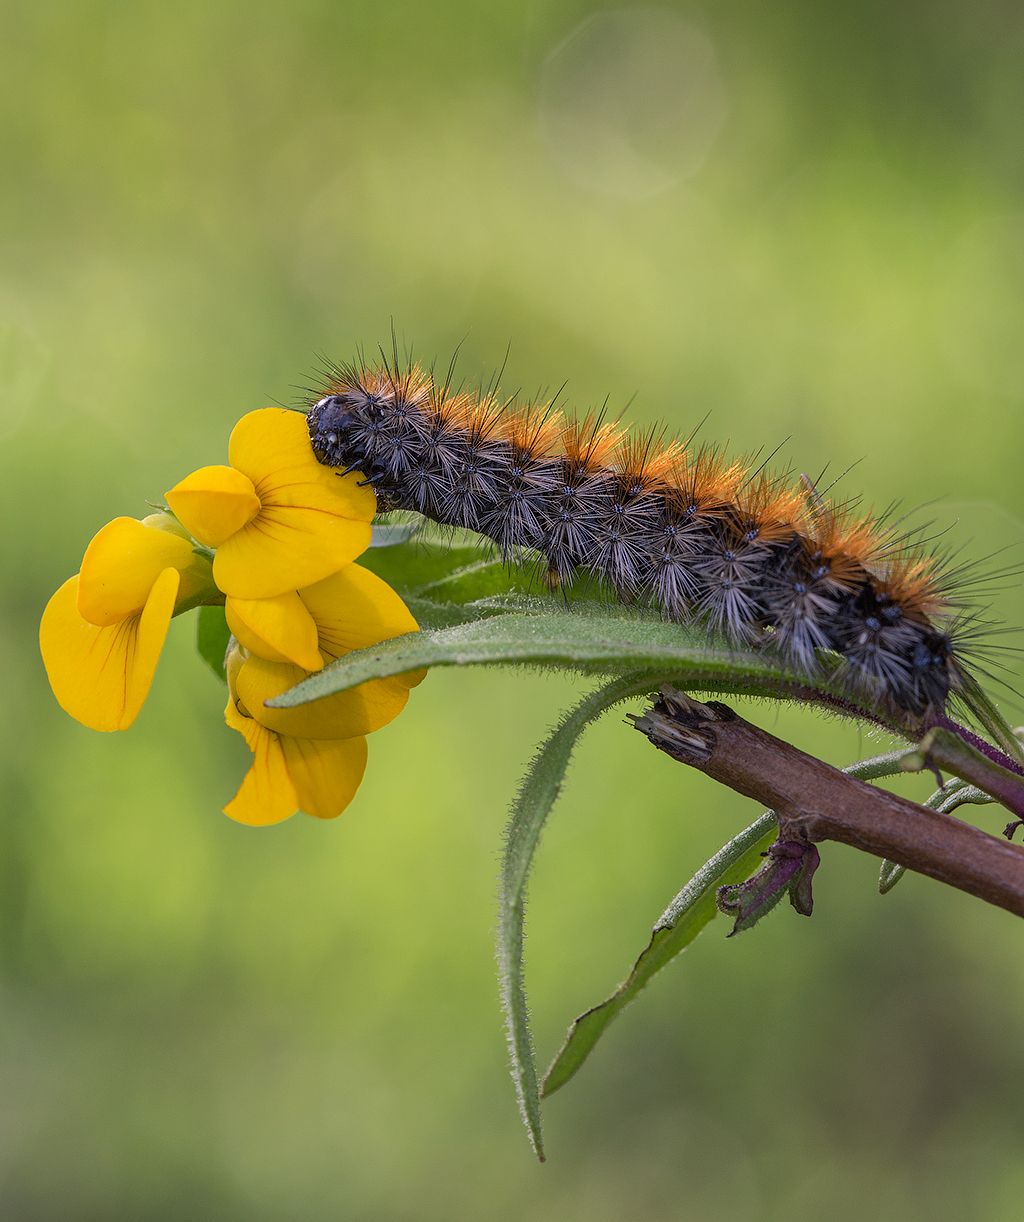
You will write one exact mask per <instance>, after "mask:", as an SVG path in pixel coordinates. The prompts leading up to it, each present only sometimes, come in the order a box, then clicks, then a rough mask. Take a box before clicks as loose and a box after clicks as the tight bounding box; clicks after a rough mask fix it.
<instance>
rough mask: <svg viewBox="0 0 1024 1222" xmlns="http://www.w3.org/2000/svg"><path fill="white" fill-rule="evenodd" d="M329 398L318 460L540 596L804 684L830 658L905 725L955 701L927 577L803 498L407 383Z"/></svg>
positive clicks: (718, 469) (801, 493) (389, 377)
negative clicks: (532, 573) (658, 626)
mask: <svg viewBox="0 0 1024 1222" xmlns="http://www.w3.org/2000/svg"><path fill="white" fill-rule="evenodd" d="M325 389H326V390H328V392H329V393H327V394H326V395H324V396H323V397H321V398H319V399H318V401H316V402H315V403H314V404H313V405H312V406H311V408H310V410H309V417H308V419H309V434H310V439H311V441H312V445H313V450H314V452H315V454H316V456H317V458H318V460H319V461H320V462H322V463H324V464H326V465H328V466H331V467H336V468H340V469H342V470H357V471H360V472H362V473H363V474H364V476H365V478H366V479H367V481H368V482H369V483H371V484H372V485H373V488H374V489H375V491H376V494H377V498H378V507H379V509H380V511H381V512H385V511H387V510H392V509H406V510H414V511H416V512H417V513H421V514H424V515H426V516H427V517H428V518H431V519H433V520H434V521H436V522H439V523H441V524H443V525H445V526H449V527H466V528H468V529H470V530H473V531H477V532H479V533H480V534H482V535H484V536H486V537H487V538H489V539H491V540H493V541H494V543H495V544H496V545H497V547H498V548H499V549H500V551H501V554H502V555H503V557H504V558H505V559H506V560H508V561H510V562H512V561H516V560H517V559H519V558H520V557H521V556H522V554H523V553H528V552H536V553H540V555H542V556H543V557H545V559H546V563H547V580H548V584H549V585H550V586H557V585H560V584H563V583H566V582H568V581H570V580H571V579H572V578H573V576H574V575H575V574H577V573H578V572H581V571H582V572H584V573H589V574H592V575H594V576H596V577H597V578H599V579H600V580H601V581H602V582H603V583H605V584H606V585H607V586H608V587H610V588H611V590H613V591H614V592H615V595H616V596H617V597H619V598H620V599H622V600H624V601H643V600H648V601H651V602H653V603H654V605H656V606H657V607H658V608H659V609H660V610H661V612H662V613H663V614H664V615H666V616H667V617H668V618H670V619H672V620H676V621H681V622H688V623H692V622H696V623H700V624H704V625H706V626H707V628H708V629H709V630H710V631H712V632H718V633H722V634H724V635H725V637H726V638H727V639H728V640H729V641H731V642H733V643H734V644H735V645H736V646H742V647H744V648H751V647H754V648H763V649H772V650H774V651H776V652H777V653H778V655H779V656H780V657H781V658H782V659H784V661H785V662H786V663H787V665H789V666H790V667H792V669H793V670H794V671H795V672H796V673H798V674H801V675H806V676H812V675H814V674H815V673H816V671H818V670H819V669H820V661H819V658H818V652H817V651H819V650H829V651H833V652H834V653H837V654H840V655H842V658H843V659H844V662H843V664H842V666H841V668H840V671H839V675H840V676H841V682H842V683H843V684H844V685H847V686H849V688H850V690H851V691H852V692H853V693H855V694H857V695H859V696H864V697H867V698H868V699H870V700H872V701H876V702H884V703H887V704H889V705H890V706H894V707H896V708H898V709H900V710H902V711H903V712H904V713H905V714H909V715H910V716H911V717H912V718H913V719H921V720H923V719H925V718H926V717H927V716H929V715H930V714H935V713H940V712H941V711H942V709H943V708H944V706H945V704H946V702H947V699H948V698H949V696H950V694H951V692H952V693H954V694H955V693H956V691H957V689H958V686H959V684H960V682H961V678H962V675H963V673H964V672H963V671H962V670H961V664H960V663H959V662H958V659H957V656H956V650H955V646H954V631H953V630H951V629H950V628H949V627H948V626H945V627H944V626H943V617H944V616H946V614H947V611H948V600H947V599H946V597H945V594H944V592H943V586H942V580H941V574H940V572H939V570H938V566H937V563H936V562H935V561H934V560H932V559H930V558H928V557H924V558H922V557H921V556H918V555H916V554H914V553H913V552H909V551H908V550H907V549H906V548H901V547H900V546H899V545H898V544H894V543H893V541H892V537H891V532H888V531H886V530H884V529H882V528H880V527H879V526H878V525H877V524H875V523H873V522H871V521H870V520H864V519H858V518H856V517H853V516H852V515H850V514H848V513H846V512H844V511H843V510H842V509H841V508H839V509H837V508H836V507H834V506H832V505H830V504H828V503H827V502H826V501H825V500H824V499H823V498H822V497H820V496H819V495H818V494H817V492H816V491H815V490H814V489H813V486H811V485H810V484H807V483H805V485H804V487H803V488H802V489H799V488H797V489H794V488H793V487H791V486H790V485H789V483H788V482H787V481H785V480H781V479H779V478H777V477H772V476H770V475H768V474H765V473H764V472H755V473H754V474H753V475H751V474H750V472H749V471H748V469H747V468H746V467H745V466H744V465H743V464H740V463H733V464H731V465H730V464H729V463H727V462H726V461H725V460H724V459H723V458H722V457H721V456H720V455H718V454H716V453H715V452H713V451H709V450H707V449H701V450H699V451H698V452H697V453H696V454H689V455H688V454H687V453H686V451H685V449H684V448H683V447H682V446H680V445H679V444H678V443H672V444H669V445H667V446H666V445H663V444H661V443H660V442H658V441H656V440H655V439H654V438H653V437H652V436H645V437H635V436H633V437H630V436H629V435H626V434H624V433H623V432H622V430H620V429H618V428H617V427H616V426H614V425H607V424H603V423H601V421H600V420H595V419H593V418H588V419H586V420H584V421H582V422H578V421H566V420H565V419H564V418H563V417H561V415H560V414H557V413H552V412H551V411H550V409H549V408H548V407H547V406H545V405H541V406H530V405H525V406H524V405H520V404H508V403H506V404H499V403H498V402H497V401H496V400H495V399H494V397H493V396H491V395H487V394H484V393H482V392H481V393H478V394H466V393H459V394H453V393H450V392H449V391H448V389H447V387H439V386H436V385H435V383H434V381H433V379H432V377H431V376H430V375H429V374H424V373H422V372H421V371H420V370H419V369H416V368H412V369H410V370H408V371H406V372H405V373H403V374H401V375H398V374H397V373H395V372H394V371H393V370H392V369H390V368H389V366H388V365H387V364H386V363H385V364H383V365H382V366H378V367H374V368H369V369H359V368H352V367H347V368H339V369H336V370H333V371H332V374H331V378H330V382H329V384H328V386H327V387H325Z"/></svg>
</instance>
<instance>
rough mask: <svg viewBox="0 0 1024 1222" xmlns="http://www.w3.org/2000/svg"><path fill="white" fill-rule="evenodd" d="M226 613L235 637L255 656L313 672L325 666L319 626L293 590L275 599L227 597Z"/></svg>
mask: <svg viewBox="0 0 1024 1222" xmlns="http://www.w3.org/2000/svg"><path fill="white" fill-rule="evenodd" d="M224 610H225V612H226V614H227V620H228V627H229V628H230V629H231V632H232V635H233V636H234V637H235V639H236V640H237V641H239V643H240V644H242V645H244V646H245V648H246V649H248V650H250V651H251V652H252V653H256V654H259V656H260V657H261V658H266V659H267V660H268V661H270V662H294V663H295V664H296V665H297V666H301V667H303V668H304V669H305V670H310V671H313V670H319V669H320V668H321V667H322V666H323V664H324V663H323V659H322V658H321V657H320V650H319V649H318V648H317V636H316V624H315V623H314V622H313V617H312V616H311V615H310V614H309V612H308V611H307V610H306V608H305V606H304V605H303V603H302V600H301V599H300V598H299V596H298V594H296V593H295V591H294V590H289V591H288V593H287V594H278V595H277V596H276V597H274V598H251V599H249V598H228V599H227V600H226V602H225V605H224Z"/></svg>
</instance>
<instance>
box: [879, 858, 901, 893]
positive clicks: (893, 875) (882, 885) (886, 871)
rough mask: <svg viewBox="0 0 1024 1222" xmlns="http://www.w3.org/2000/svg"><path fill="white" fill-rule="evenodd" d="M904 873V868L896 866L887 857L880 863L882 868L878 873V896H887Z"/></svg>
mask: <svg viewBox="0 0 1024 1222" xmlns="http://www.w3.org/2000/svg"><path fill="white" fill-rule="evenodd" d="M906 872H907V867H906V866H898V865H897V864H896V863H895V862H894V861H890V860H889V859H888V857H887V858H886V859H885V860H884V861H883V862H882V868H881V869H880V870H879V871H878V894H879V895H888V894H889V892H890V891H891V890H892V889H893V887H895V886H896V884H897V883H898V882H899V881H900V879H901V878H902V877H903V875H904V874H906Z"/></svg>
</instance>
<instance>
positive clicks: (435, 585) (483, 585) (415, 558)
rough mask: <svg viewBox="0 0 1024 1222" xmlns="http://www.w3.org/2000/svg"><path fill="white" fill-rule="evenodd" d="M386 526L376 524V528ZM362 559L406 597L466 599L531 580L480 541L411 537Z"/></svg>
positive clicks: (508, 589)
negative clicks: (447, 542) (444, 543)
mask: <svg viewBox="0 0 1024 1222" xmlns="http://www.w3.org/2000/svg"><path fill="white" fill-rule="evenodd" d="M383 529H384V528H383V527H374V530H375V531H376V530H383ZM390 529H394V530H397V529H399V527H392V528H390ZM359 564H361V565H362V566H363V568H367V569H370V570H371V571H372V572H374V573H376V574H377V576H378V577H381V578H383V579H384V581H386V582H387V583H388V585H389V586H391V587H392V588H393V589H395V590H397V591H398V593H399V594H400V595H401V596H402V597H403V598H404V599H406V601H408V598H409V597H410V596H413V597H426V598H429V599H431V600H433V601H437V602H448V603H460V604H461V603H467V602H471V601H472V600H474V599H478V598H487V597H488V596H490V595H494V594H506V593H509V592H512V591H524V592H525V591H527V590H528V589H529V587H530V585H531V582H530V578H529V574H528V573H526V572H524V571H523V570H521V569H515V568H511V567H509V566H507V565H505V564H503V563H502V561H501V560H499V559H498V558H497V556H495V554H494V548H493V546H484V545H482V544H477V543H460V544H458V545H454V544H453V545H451V546H449V547H446V548H439V547H436V546H430V545H429V544H427V543H424V542H423V541H422V540H421V539H419V538H411V539H409V540H408V541H406V542H402V543H397V544H394V545H391V544H389V545H385V546H381V547H377V548H375V549H373V550H371V551H368V552H364V553H363V554H362V556H360V557H359Z"/></svg>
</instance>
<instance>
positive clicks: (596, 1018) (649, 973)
mask: <svg viewBox="0 0 1024 1222" xmlns="http://www.w3.org/2000/svg"><path fill="white" fill-rule="evenodd" d="M777 834H778V827H777V824H776V822H775V814H774V812H773V811H770V810H769V811H765V813H764V814H763V815H762V816H761V818H760V819H758V820H757V821H756V822H755V823H752V824H751V825H750V827H748V828H747V829H746V830H745V831H743V832H740V834H739V835H738V836H736V837H735V838H734V839H733V840H730V841H729V843H728V844H727V845H725V846H724V847H723V848H721V849H719V850H718V852H717V853H716V854H715V855H714V857H712V858H711V860H710V861H709V862H708V863H707V864H706V865H704V866H702V867H701V868H700V869H699V870H698V871H697V873H696V874H695V875H694V876H693V878H691V879H690V881H689V882H688V883H687V884H686V886H685V887H684V888H683V889H682V891H680V892H679V894H678V895H677V896H676V898H675V899H674V900H673V901H672V903H671V904H670V905H669V906H668V908H667V909H666V910H665V912H664V914H663V915H662V916H661V918H660V919H659V920H658V922H657V924H656V925H655V926H654V932H653V934H652V935H651V940H650V942H649V943H648V945H647V949H646V950H645V951H644V952H643V954H641V956H640V958H639V959H637V961H636V963H635V964H634V966H633V970H632V971H631V972H630V973H629V975H628V976H627V978H626V979H625V980H624V981H623V983H622V984H621V985H620V986H619V987H618V989H616V991H615V992H614V993H613V994H612V996H611V997H609V998H608V1000H607V1001H604V1002H602V1003H601V1004H600V1005H599V1006H595V1007H594V1008H593V1009H592V1010H588V1011H587V1012H586V1013H585V1014H582V1015H581V1016H580V1017H579V1018H578V1019H576V1021H575V1022H574V1023H573V1025H572V1026H571V1027H570V1028H569V1034H568V1035H567V1036H566V1038H565V1043H564V1044H563V1045H562V1048H561V1051H560V1052H559V1053H558V1056H557V1057H555V1059H554V1061H553V1062H552V1064H551V1067H550V1068H549V1069H548V1071H547V1073H546V1074H545V1075H544V1081H543V1083H542V1086H541V1098H542V1099H546V1098H547V1097H548V1095H550V1094H553V1093H554V1092H555V1091H556V1090H558V1088H559V1087H560V1086H564V1085H565V1083H566V1082H568V1081H569V1079H570V1078H571V1077H572V1076H573V1074H575V1073H576V1071H577V1070H578V1069H579V1068H580V1066H581V1065H582V1064H583V1062H584V1061H585V1060H586V1058H587V1057H588V1056H589V1055H590V1053H591V1052H592V1051H593V1048H594V1045H595V1044H596V1043H597V1041H598V1040H599V1039H600V1038H601V1036H602V1035H603V1034H604V1030H605V1028H606V1027H607V1026H608V1024H609V1023H610V1022H611V1021H612V1019H613V1018H615V1017H616V1016H617V1015H619V1014H620V1013H621V1012H622V1011H623V1010H624V1009H625V1008H626V1007H627V1006H628V1005H629V1003H630V1002H631V1001H632V1000H633V999H634V998H635V997H636V995H637V994H638V993H639V992H640V991H641V990H642V989H644V988H645V987H646V986H647V984H648V982H649V981H650V980H651V978H652V977H653V976H654V975H655V974H656V973H657V972H660V971H661V969H662V968H663V967H664V966H665V965H666V964H667V963H669V962H670V961H671V960H672V959H674V958H675V957H676V955H678V954H679V953H680V951H682V950H684V949H685V948H686V947H687V946H689V945H690V943H691V942H692V941H693V940H694V938H696V937H697V935H698V934H699V933H700V932H701V930H702V929H703V928H704V927H705V925H707V924H709V922H711V921H712V920H714V918H715V917H716V916H717V914H718V908H717V905H716V892H717V890H718V888H719V887H722V886H727V885H728V884H730V883H740V882H743V880H744V879H746V878H748V877H749V876H750V875H751V874H752V873H753V871H754V870H755V869H756V868H757V867H758V866H759V865H760V857H761V853H762V852H763V851H764V850H765V849H767V848H768V846H769V845H770V844H771V843H772V842H773V841H774V840H775V837H776V835H777Z"/></svg>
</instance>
